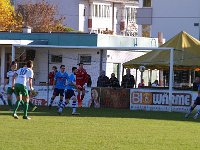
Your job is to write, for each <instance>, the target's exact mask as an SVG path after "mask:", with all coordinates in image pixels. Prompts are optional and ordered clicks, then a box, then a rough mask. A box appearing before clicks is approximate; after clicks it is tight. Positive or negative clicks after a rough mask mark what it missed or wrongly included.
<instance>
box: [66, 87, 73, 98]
mask: <svg viewBox="0 0 200 150" xmlns="http://www.w3.org/2000/svg"><path fill="white" fill-rule="evenodd" d="M72 96H75V93H74V90H69V89H67V91H65V99H70V98H71V97H72Z"/></svg>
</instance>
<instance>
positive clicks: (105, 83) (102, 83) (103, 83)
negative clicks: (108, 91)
mask: <svg viewBox="0 0 200 150" xmlns="http://www.w3.org/2000/svg"><path fill="white" fill-rule="evenodd" d="M109 85H110V83H109V78H108V77H107V76H106V72H105V71H104V70H102V71H101V74H100V76H99V77H98V80H97V87H109Z"/></svg>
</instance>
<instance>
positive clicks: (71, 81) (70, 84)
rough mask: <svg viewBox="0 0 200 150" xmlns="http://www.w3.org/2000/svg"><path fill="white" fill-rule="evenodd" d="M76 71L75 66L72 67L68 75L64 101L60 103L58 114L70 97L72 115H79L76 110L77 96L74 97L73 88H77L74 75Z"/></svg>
mask: <svg viewBox="0 0 200 150" xmlns="http://www.w3.org/2000/svg"><path fill="white" fill-rule="evenodd" d="M76 72H77V68H76V67H72V74H71V75H70V76H69V80H68V82H67V86H66V89H65V102H64V103H62V104H61V105H60V107H59V109H58V113H59V115H61V113H62V111H63V108H65V107H66V106H67V104H68V103H69V100H70V99H72V115H79V113H77V112H76V102H77V98H76V95H75V92H74V90H75V89H76V88H77V86H76V76H75V74H76Z"/></svg>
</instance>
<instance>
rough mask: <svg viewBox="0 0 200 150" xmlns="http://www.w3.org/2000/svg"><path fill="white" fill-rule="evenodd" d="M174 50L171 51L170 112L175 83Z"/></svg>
mask: <svg viewBox="0 0 200 150" xmlns="http://www.w3.org/2000/svg"><path fill="white" fill-rule="evenodd" d="M173 67H174V49H173V48H171V49H170V69H169V70H170V72H169V73H170V74H169V106H170V110H169V111H170V112H171V111H172V94H173V81H174V68H173Z"/></svg>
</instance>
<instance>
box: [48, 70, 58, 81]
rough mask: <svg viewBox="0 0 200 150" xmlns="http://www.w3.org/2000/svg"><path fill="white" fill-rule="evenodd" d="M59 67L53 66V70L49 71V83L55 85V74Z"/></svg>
mask: <svg viewBox="0 0 200 150" xmlns="http://www.w3.org/2000/svg"><path fill="white" fill-rule="evenodd" d="M57 72H58V71H57V67H56V66H53V67H52V71H51V72H50V73H49V85H53V82H54V77H55V74H56V73H57Z"/></svg>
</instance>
